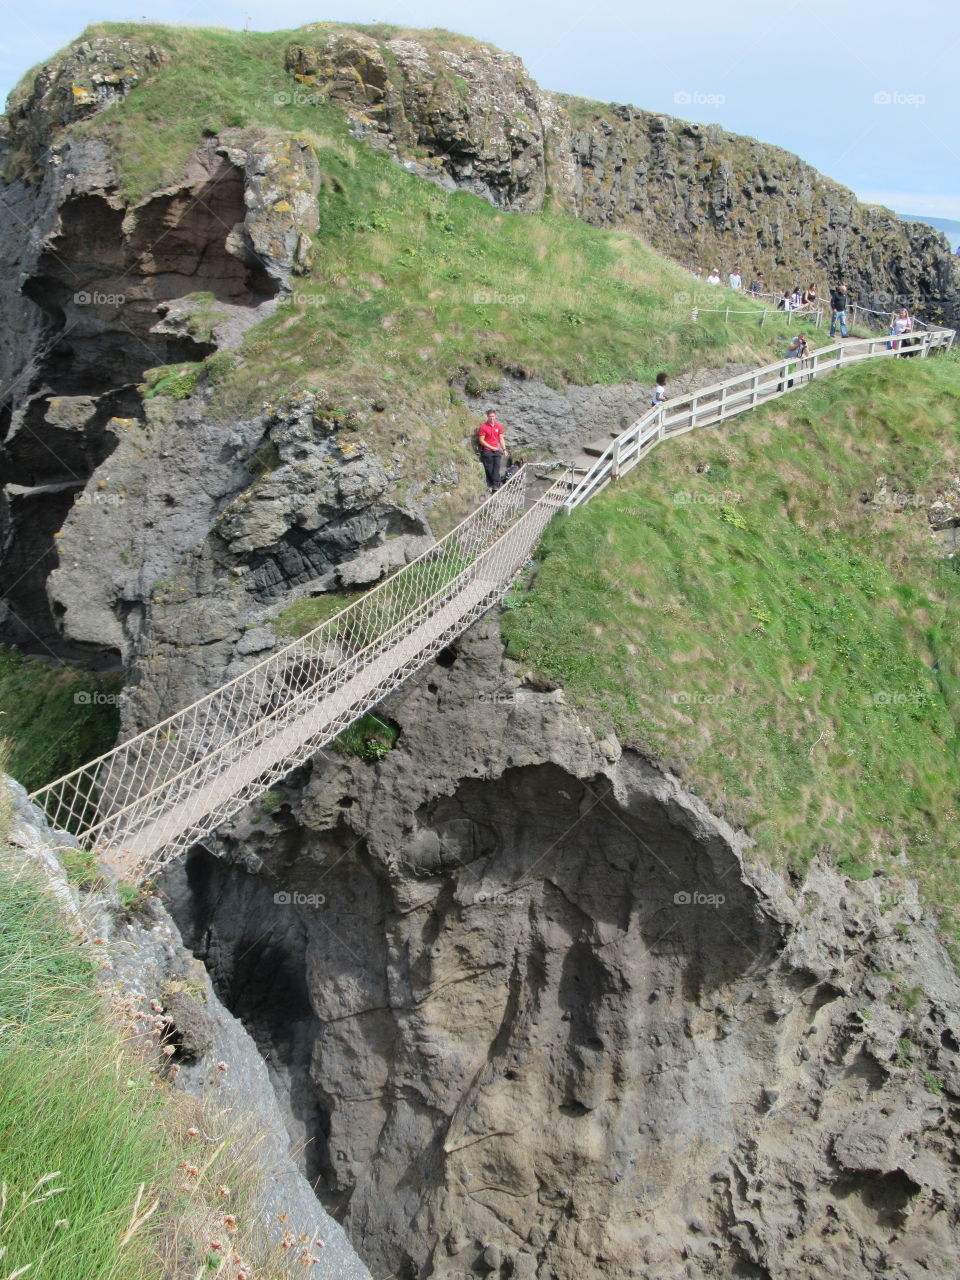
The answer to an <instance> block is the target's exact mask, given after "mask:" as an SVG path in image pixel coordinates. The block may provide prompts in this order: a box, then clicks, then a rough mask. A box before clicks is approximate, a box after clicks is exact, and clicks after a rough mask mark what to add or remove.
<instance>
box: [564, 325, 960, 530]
mask: <svg viewBox="0 0 960 1280" xmlns="http://www.w3.org/2000/svg"><path fill="white" fill-rule="evenodd" d="M954 336H955V334H954V330H953V329H930V330H927V331H926V332H924V333H910V334H907V335H905V336H904V337H902V338H897V339H891V338H889V337H886V338H881V337H876V338H846V339H844V340H843V341H840V342H832V343H830V344H829V345H828V346H825V347H819V348H818V349H817V350H816V351H811V352H810V353H809V355H807V356H806V357H805V358H804V359H803V360H796V359H786V360H778V361H777V362H776V364H768V365H764V366H763V368H761V369H751V370H750V372H749V373H742V374H739V375H737V376H736V377H733V378H728V379H727V380H726V381H725V382H716V383H714V384H713V385H712V386H709V387H701V388H700V390H699V391H693V392H691V393H690V394H689V395H684V396H678V397H677V398H676V399H673V400H668V401H667V402H666V404H664V405H661V406H660V407H659V408H656V409H651V410H650V411H649V412H648V413H646V414H644V416H643V417H642V418H640V419H638V421H636V422H635V423H634V424H633V426H631V427H627V429H626V430H625V431H623V432H621V434H620V435H618V436H617V438H616V439H615V440H613V441H612V442H611V443H610V444H609V445H608V447H607V448H606V449H605V450H604V452H603V453H602V454H601V455H600V457H599V458H598V459H597V461H596V462H595V463H594V464H593V465H592V466H591V467H590V469H589V470H588V471H587V473H586V475H584V476H583V477H582V478H581V479H579V480H577V481H576V483H575V484H574V485H573V486H572V487H571V490H570V493H569V494H568V495H567V499H566V502H565V503H564V509H565V510H566V511H573V509H574V508H575V507H578V506H580V504H581V503H583V502H586V501H587V500H588V499H589V498H592V497H594V496H595V495H596V494H597V493H599V492H600V490H601V489H603V488H605V487H606V486H607V485H608V484H609V483H610V482H611V480H618V479H619V478H620V477H621V476H624V475H626V473H627V472H628V471H630V470H632V468H633V467H635V466H636V465H637V463H638V462H640V461H641V459H643V458H645V457H646V456H647V454H648V453H649V452H650V450H651V449H653V448H655V447H656V446H657V445H658V444H660V443H661V441H663V440H667V439H670V438H671V437H672V436H679V435H683V434H684V433H685V432H687V431H693V430H694V429H695V428H696V427H715V426H719V424H720V423H721V422H725V421H726V420H727V419H728V418H733V417H735V416H736V415H737V414H738V413H744V412H745V411H746V410H747V409H755V408H756V407H757V405H758V404H767V403H768V402H769V401H771V400H776V399H778V398H779V397H780V396H785V395H788V394H789V393H790V392H791V391H797V390H799V388H800V387H802V386H806V385H807V384H808V383H810V382H812V381H813V379H814V378H819V377H822V376H823V375H824V374H826V373H830V372H832V371H833V370H834V369H840V368H846V367H847V366H848V365H853V364H857V363H859V362H860V361H862V360H871V359H876V358H880V357H894V356H901V355H905V354H910V355H914V356H928V355H929V354H930V352H931V351H948V350H949V349H950V348H951V347H952V346H953V340H954ZM893 341H896V343H897V348H896V349H895V350H893V349H891V347H890V344H891V342H893Z"/></svg>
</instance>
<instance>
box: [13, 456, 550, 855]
mask: <svg viewBox="0 0 960 1280" xmlns="http://www.w3.org/2000/svg"><path fill="white" fill-rule="evenodd" d="M566 492H567V485H566V483H565V481H564V480H563V478H561V479H560V480H559V481H557V483H556V484H554V485H553V486H552V487H551V488H550V489H548V490H547V492H546V493H544V494H543V495H542V496H541V497H540V498H539V500H538V501H537V502H536V503H534V505H533V506H531V507H530V509H529V510H527V511H524V507H525V501H526V469H522V470H521V471H520V472H518V473H517V474H516V475H514V476H513V477H512V478H511V479H510V480H508V481H507V482H506V484H504V485H503V486H502V488H500V489H499V490H497V492H496V493H495V494H494V495H493V496H492V497H490V498H489V499H488V500H487V501H486V502H485V503H484V504H483V505H482V506H481V507H479V508H478V509H477V510H476V511H474V512H473V513H472V514H471V515H470V516H468V517H467V518H466V519H465V520H464V521H463V522H462V523H461V524H459V525H458V526H457V527H456V528H455V529H453V530H452V531H451V532H450V533H448V534H447V535H446V537H444V538H442V539H441V540H440V541H439V542H437V543H435V544H434V545H433V546H432V547H430V548H428V549H427V551H425V552H424V553H423V554H422V555H421V556H419V557H418V558H417V559H416V560H413V561H411V562H410V564H407V565H405V566H404V567H403V568H402V569H399V570H398V571H397V572H396V573H394V574H393V575H392V576H391V577H389V578H387V579H386V580H385V581H384V582H382V583H381V584H380V585H379V586H376V587H374V588H373V589H372V590H371V591H368V592H367V593H366V594H365V595H363V596H362V597H361V598H360V599H359V600H357V601H355V602H354V603H353V604H351V605H349V606H348V607H347V608H346V609H344V610H342V611H341V612H340V613H338V614H336V615H335V616H334V617H332V618H330V619H329V620H328V621H326V622H322V623H321V624H320V625H319V626H318V627H315V628H314V630H313V631H310V632H309V633H308V634H307V635H305V636H303V637H302V638H301V639H299V640H295V641H294V642H293V643H292V644H288V645H286V646H285V647H284V648H282V649H280V650H278V651H277V652H276V653H274V654H272V655H271V656H270V657H269V658H266V659H264V660H263V661H262V662H258V663H257V664H256V665H255V666H253V667H251V668H250V669H249V670H248V671H246V672H244V674H243V675H241V676H238V677H237V678H236V679H234V680H231V681H229V682H228V683H227V684H225V685H222V686H221V687H220V688H219V689H215V690H214V691H213V692H212V693H210V694H207V696H206V697H204V698H200V699H199V700H198V701H197V702H194V703H193V704H192V705H191V706H189V707H185V708H184V709H183V710H182V711H178V712H176V714H175V715H172V716H169V717H168V718H167V719H166V720H163V721H161V722H160V723H159V724H157V725H154V726H153V727H152V728H151V729H148V730H146V732H144V733H140V734H137V736H136V737H133V738H131V739H129V741H127V742H124V743H122V744H121V745H120V746H119V747H116V748H115V749H114V750H113V751H109V752H107V753H106V755H103V756H100V757H99V758H98V759H96V760H92V761H90V763H89V764H86V765H84V766H83V767H82V768H80V769H75V770H74V771H73V773H70V774H67V775H66V776H65V777H63V778H60V779H59V780H58V781H56V782H52V783H50V784H49V785H48V786H46V787H42V788H41V789H40V790H38V791H36V792H34V793H33V795H32V796H31V797H30V798H31V799H32V800H33V801H35V802H36V803H37V804H39V805H41V806H42V808H43V809H44V811H45V813H46V815H47V817H48V819H49V821H50V823H51V825H52V826H53V827H55V828H57V829H60V830H65V831H68V832H70V833H71V834H73V835H75V836H76V837H77V838H78V839H79V840H80V841H81V842H82V843H83V844H84V845H86V846H87V847H89V848H91V849H92V850H93V851H94V852H96V853H97V854H98V855H99V856H100V857H101V859H102V860H103V861H104V862H106V863H107V864H108V865H110V866H111V867H112V868H113V869H114V870H115V871H116V873H117V874H118V875H119V876H121V877H124V878H129V879H146V878H148V877H149V876H150V875H152V874H153V873H155V872H156V871H158V870H159V869H160V868H161V867H162V866H164V865H165V864H166V863H167V862H168V861H170V859H172V858H173V857H175V856H176V854H177V853H179V852H181V851H182V850H185V849H187V848H189V847H190V845H191V844H193V843H195V842H196V841H197V840H199V839H200V838H201V837H202V836H204V835H206V834H207V833H209V832H211V831H214V830H215V829H216V828H217V827H218V826H219V825H220V824H221V823H222V822H224V821H225V820H226V819H227V818H229V817H232V816H233V815H234V814H236V813H238V812H239V811H240V810H241V809H242V808H243V807H244V806H245V805H246V804H248V803H249V802H250V801H251V800H254V799H256V798H257V796H259V795H261V794H262V793H263V792H264V791H265V790H266V789H267V788H268V787H269V786H270V785H271V783H273V782H275V781H277V780H278V779H280V778H282V777H284V776H285V775H286V774H288V773H289V772H290V770H291V769H293V768H295V767H296V766H297V765H299V764H303V763H304V762H305V761H306V760H308V759H309V758H310V757H311V756H312V755H313V754H314V753H315V752H317V751H318V750H319V749H320V748H321V747H322V746H324V745H325V744H326V743H328V742H330V741H331V740H332V739H333V738H335V737H336V736H337V734H338V733H340V732H341V731H342V730H343V729H345V728H347V726H348V725H351V724H353V722H354V721H355V720H357V718H358V717H359V716H361V715H363V713H364V712H365V711H368V710H369V709H370V708H371V707H373V706H376V704H377V703H378V702H380V701H382V699H383V698H384V697H385V696H386V695H387V694H388V693H391V692H392V691H393V690H394V689H396V688H397V687H398V686H399V685H401V684H402V683H403V681H404V680H406V679H407V677H408V676H409V675H411V674H412V673H413V672H414V671H416V670H418V669H419V668H420V667H421V666H422V665H423V664H424V663H425V662H427V661H428V660H429V659H430V658H431V657H433V656H434V655H435V654H436V653H438V652H439V651H440V650H441V649H443V648H445V647H446V646H447V645H448V644H450V642H451V641H452V640H453V639H455V638H456V636H458V635H460V634H461V633H462V632H463V631H464V630H466V628H467V627H468V626H470V624H471V623H472V622H474V621H475V620H476V619H477V618H479V617H481V616H482V615H483V614H484V613H486V611H487V610H488V609H489V608H490V606H491V605H492V604H494V603H495V602H496V601H497V600H498V599H500V598H501V596H503V594H504V593H505V591H506V590H507V588H508V587H509V585H510V583H511V582H512V580H513V579H514V577H515V576H516V573H517V570H518V569H519V568H520V567H521V566H522V565H524V564H525V563H526V562H527V560H529V558H530V556H531V554H532V552H533V549H534V548H535V547H536V545H537V543H538V541H539V540H540V536H541V534H542V533H543V531H544V529H545V528H546V526H547V524H548V523H549V521H550V519H551V518H552V516H553V515H554V514H555V513H556V512H557V511H558V510H560V509H562V506H563V500H564V497H565V495H566Z"/></svg>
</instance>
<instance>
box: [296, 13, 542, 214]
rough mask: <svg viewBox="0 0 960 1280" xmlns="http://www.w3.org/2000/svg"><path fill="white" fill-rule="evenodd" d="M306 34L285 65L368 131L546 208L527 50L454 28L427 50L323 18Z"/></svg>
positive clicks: (484, 188) (475, 188)
mask: <svg viewBox="0 0 960 1280" xmlns="http://www.w3.org/2000/svg"><path fill="white" fill-rule="evenodd" d="M305 34H306V35H307V39H305V40H304V41H303V42H299V41H298V42H297V43H296V44H293V45H291V47H290V48H289V49H288V51H287V57H286V67H287V70H288V71H290V72H291V73H292V74H293V76H294V77H295V78H296V80H297V81H298V83H300V84H302V85H305V86H308V87H315V88H320V89H322V90H323V91H324V92H326V93H328V94H329V96H330V97H331V98H332V99H333V100H334V101H335V102H338V103H340V104H342V105H343V106H344V107H345V108H346V109H347V110H348V112H349V114H350V118H351V120H352V122H353V124H354V127H355V129H356V130H357V132H358V133H359V134H360V135H361V136H364V137H367V138H368V139H369V140H370V141H371V142H372V143H373V144H375V145H376V144H378V143H379V144H380V145H392V146H393V147H394V148H395V149H397V150H399V151H400V152H401V153H403V155H404V156H405V157H408V158H409V159H410V163H411V165H412V166H413V167H414V168H415V169H416V171H417V172H423V173H424V174H426V175H428V176H445V177H446V179H447V185H448V186H449V187H451V188H456V187H461V188H463V189H464V190H467V191H472V192H473V193H474V194H475V195H479V196H482V197H483V198H484V199H487V200H490V201H491V202H492V203H493V204H496V205H499V206H500V207H502V208H505V209H515V210H518V211H520V212H532V211H535V210H537V209H539V208H540V206H541V205H542V203H543V198H544V195H545V193H546V185H547V173H546V165H545V154H544V147H545V139H544V130H543V122H542V120H541V118H540V107H539V91H538V89H537V86H536V85H535V84H534V83H533V81H532V80H531V79H530V77H529V76H528V75H527V72H526V68H525V67H524V65H523V63H522V62H521V61H520V59H519V58H517V57H515V56H514V55H513V54H509V53H501V52H500V51H499V50H498V49H493V48H492V47H491V46H490V45H479V44H477V43H476V42H475V41H467V40H463V39H458V38H457V37H455V36H450V37H449V41H448V43H446V44H445V45H441V46H440V47H436V46H434V47H433V48H430V49H428V48H427V47H426V46H425V45H424V44H423V43H421V41H420V40H417V39H408V38H403V37H398V38H397V39H394V40H388V41H386V42H384V43H381V42H379V41H376V40H373V39H371V38H370V37H369V36H366V35H363V34H361V33H358V32H350V31H333V32H329V33H328V32H327V31H324V29H323V27H322V26H321V27H320V28H319V30H317V32H316V35H313V29H308V31H307V32H306V33H305ZM415 151H416V152H419V153H420V155H419V158H418V160H416V161H415V160H414V159H413V153H414V152H415Z"/></svg>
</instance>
